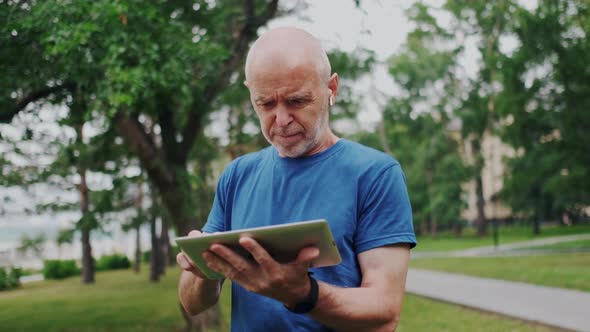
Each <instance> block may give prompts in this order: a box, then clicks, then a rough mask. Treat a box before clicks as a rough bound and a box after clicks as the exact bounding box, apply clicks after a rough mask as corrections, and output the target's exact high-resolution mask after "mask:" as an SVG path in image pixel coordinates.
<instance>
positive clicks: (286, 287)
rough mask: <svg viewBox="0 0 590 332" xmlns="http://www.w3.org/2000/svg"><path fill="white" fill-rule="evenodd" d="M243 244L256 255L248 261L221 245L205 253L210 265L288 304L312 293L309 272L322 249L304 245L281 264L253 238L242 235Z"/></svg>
mask: <svg viewBox="0 0 590 332" xmlns="http://www.w3.org/2000/svg"><path fill="white" fill-rule="evenodd" d="M240 245H241V246H242V247H244V249H246V250H247V251H248V252H249V253H250V254H251V255H252V257H253V258H254V261H252V260H248V259H246V258H244V257H242V256H240V255H238V254H237V253H236V252H234V251H233V250H231V249H229V248H228V247H226V246H223V245H221V244H214V245H212V246H211V247H210V248H209V250H208V251H207V252H205V253H203V258H204V259H205V261H206V262H207V265H208V266H209V267H210V268H211V269H213V270H215V271H217V272H219V273H221V274H223V275H224V276H225V277H226V278H228V279H230V280H231V281H232V282H236V283H238V284H239V285H240V286H242V287H244V288H245V289H247V290H249V291H251V292H254V293H258V294H260V295H264V296H267V297H271V298H274V299H276V300H278V301H280V302H282V303H283V304H285V305H286V306H293V305H295V304H296V303H299V302H301V301H303V300H305V299H306V298H307V296H308V294H309V292H310V283H309V278H308V277H307V272H308V269H309V266H310V264H311V261H312V260H314V259H315V258H317V257H318V256H319V249H317V248H314V247H308V248H303V249H301V251H300V252H299V254H298V255H297V258H296V259H295V260H294V261H292V262H289V263H285V264H281V263H279V262H277V261H275V260H274V259H273V258H272V257H271V256H270V254H269V253H268V252H267V251H266V250H265V249H264V248H263V247H262V246H261V245H260V244H259V243H258V242H256V240H254V239H253V238H251V237H242V238H241V239H240Z"/></svg>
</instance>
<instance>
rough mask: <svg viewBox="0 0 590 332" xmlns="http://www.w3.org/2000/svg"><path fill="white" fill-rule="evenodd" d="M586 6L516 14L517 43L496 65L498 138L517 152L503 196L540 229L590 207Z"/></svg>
mask: <svg viewBox="0 0 590 332" xmlns="http://www.w3.org/2000/svg"><path fill="white" fill-rule="evenodd" d="M589 13H590V5H589V4H588V2H587V1H565V0H558V1H539V3H538V6H537V7H536V8H535V9H533V10H527V9H524V8H519V9H518V10H517V11H516V12H515V14H514V29H513V31H514V34H515V37H516V38H517V41H518V45H517V47H516V49H515V50H514V52H513V53H512V54H511V55H507V56H505V57H504V58H503V59H502V68H503V70H504V80H503V83H504V85H505V88H504V90H503V92H502V97H503V99H504V103H503V104H502V105H501V108H500V111H501V115H502V116H503V118H504V122H505V123H506V125H505V126H504V127H503V130H502V138H503V139H504V140H505V141H507V142H509V143H510V144H511V145H512V146H513V147H514V148H515V150H516V151H517V154H516V155H515V156H514V157H513V158H510V160H509V161H508V167H509V175H508V176H507V178H506V181H505V188H504V190H503V192H502V198H503V199H504V200H505V201H506V202H507V203H508V204H509V205H510V206H511V207H512V209H513V210H514V211H517V212H518V213H520V214H521V215H523V216H524V217H528V218H531V219H533V221H534V223H533V231H534V233H539V232H540V223H541V222H542V221H544V220H548V219H560V218H561V217H562V215H563V214H569V215H572V216H583V210H584V208H585V207H587V206H589V205H590V182H589V181H587V176H586V173H587V171H586V170H587V168H588V165H590V159H589V158H590V156H589V154H588V146H587V143H588V142H589V141H590V134H589V133H588V130H586V128H587V127H588V126H590V117H589V116H588V114H587V111H588V108H589V106H590V83H589V82H590V72H589V71H588V70H587V69H588V63H590V53H589V51H590V41H589V39H588V35H589V34H590V18H589V17H590V15H589Z"/></svg>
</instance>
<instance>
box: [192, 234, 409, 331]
mask: <svg viewBox="0 0 590 332" xmlns="http://www.w3.org/2000/svg"><path fill="white" fill-rule="evenodd" d="M240 244H241V245H242V246H243V247H244V248H245V249H246V250H248V251H249V252H250V253H251V254H252V257H253V258H254V260H255V262H251V261H248V260H246V259H244V258H243V257H241V256H239V255H238V254H236V253H235V252H233V251H232V250H230V249H229V248H227V247H225V246H222V245H219V244H215V245H213V246H211V248H210V251H208V252H207V253H206V254H204V256H203V257H204V258H205V260H206V261H207V264H208V266H209V267H211V268H212V269H213V270H215V271H218V272H219V273H222V274H223V275H225V276H226V277H227V278H229V279H230V280H232V281H233V282H237V283H238V284H240V285H241V286H242V287H244V288H245V289H248V290H249V291H251V292H255V293H258V294H261V295H264V296H267V297H271V298H274V299H276V300H278V301H280V302H282V303H283V304H285V305H287V306H293V305H294V304H296V303H299V302H301V301H302V300H304V299H305V298H307V294H309V292H310V285H309V280H308V277H307V268H308V266H309V263H310V262H311V261H312V260H313V259H314V258H315V257H317V256H318V254H319V251H318V250H317V249H316V248H304V249H303V250H301V252H300V253H299V256H298V257H297V259H296V260H295V261H293V262H291V263H287V264H279V263H278V262H276V261H274V260H273V259H272V257H271V256H270V255H269V254H268V252H266V250H264V248H263V247H262V246H260V245H259V244H258V243H257V242H256V241H255V240H253V239H251V238H247V237H245V238H242V239H240ZM409 257H410V250H409V248H408V245H407V244H403V245H402V244H400V245H391V246H385V247H380V248H376V249H371V250H367V251H365V252H363V253H361V254H359V255H358V259H359V264H360V267H361V272H362V275H363V278H362V283H361V286H360V287H357V288H340V287H336V286H333V285H330V284H327V283H323V282H319V297H318V302H317V304H316V306H315V308H314V309H313V310H312V311H311V312H310V313H309V315H310V316H311V317H312V318H313V319H315V320H317V321H319V322H321V323H323V324H325V325H327V326H329V327H331V328H334V329H336V330H339V331H359V330H361V331H394V330H395V328H396V327H397V322H398V321H399V317H400V312H401V305H402V300H403V294H404V289H405V284H406V274H407V270H408V262H409Z"/></svg>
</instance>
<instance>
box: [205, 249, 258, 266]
mask: <svg viewBox="0 0 590 332" xmlns="http://www.w3.org/2000/svg"><path fill="white" fill-rule="evenodd" d="M210 250H211V251H212V252H214V253H215V254H216V255H218V256H220V257H221V258H223V260H224V261H225V262H227V263H229V264H230V265H231V266H232V268H233V269H234V270H236V271H237V272H238V273H244V272H246V271H247V270H248V269H249V268H251V267H252V263H250V262H249V261H248V260H247V259H245V258H244V257H242V256H240V255H239V254H238V253H236V252H235V251H233V250H231V249H230V248H228V247H226V246H224V245H221V244H213V245H212V246H211V248H210Z"/></svg>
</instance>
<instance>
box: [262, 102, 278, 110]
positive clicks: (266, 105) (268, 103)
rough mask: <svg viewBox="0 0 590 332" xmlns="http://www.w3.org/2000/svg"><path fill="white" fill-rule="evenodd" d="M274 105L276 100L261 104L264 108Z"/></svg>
mask: <svg viewBox="0 0 590 332" xmlns="http://www.w3.org/2000/svg"><path fill="white" fill-rule="evenodd" d="M274 105H275V103H274V101H267V102H264V103H261V104H260V106H262V108H264V109H269V108H272V107H273V106H274Z"/></svg>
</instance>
